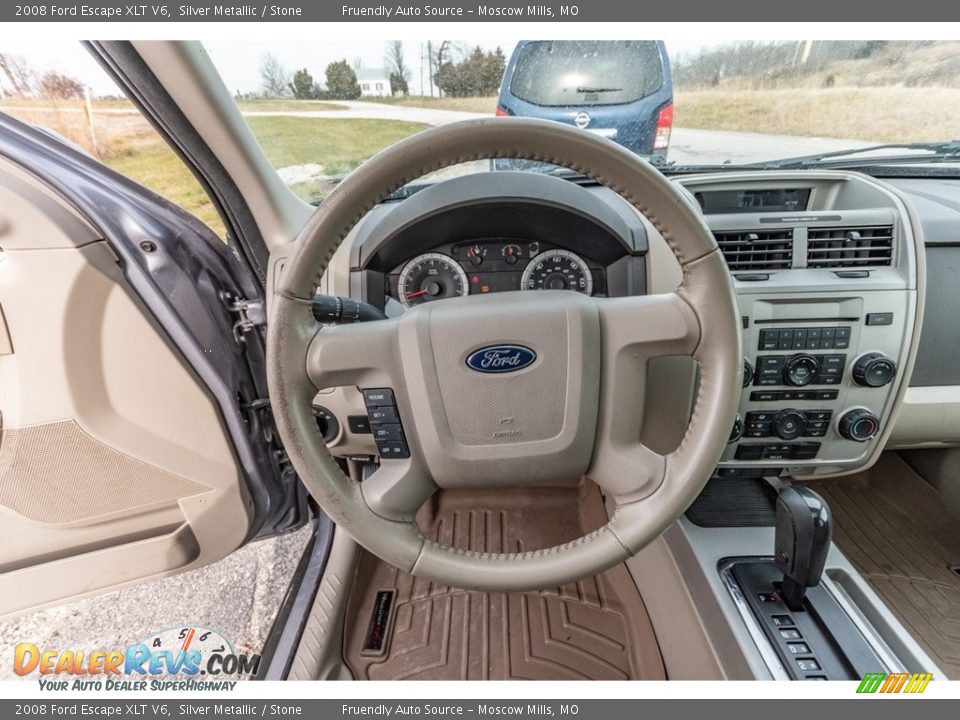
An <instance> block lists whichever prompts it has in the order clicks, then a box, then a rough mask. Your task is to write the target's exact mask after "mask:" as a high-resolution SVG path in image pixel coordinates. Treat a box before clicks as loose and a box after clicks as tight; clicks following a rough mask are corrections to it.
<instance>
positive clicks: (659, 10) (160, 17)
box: [0, 0, 960, 23]
mask: <svg viewBox="0 0 960 720" xmlns="http://www.w3.org/2000/svg"><path fill="white" fill-rule="evenodd" d="M958 19H960V3H949V2H944V1H943V0H912V1H911V2H909V3H903V2H893V1H892V0H806V1H804V2H790V3H784V2H759V0H673V1H672V2H655V1H654V0H639V1H637V0H633V1H630V0H580V2H546V3H533V4H527V3H522V2H512V1H510V0H489V1H488V2H477V1H476V0H430V2H424V0H400V1H399V2H388V1H385V2H356V0H350V1H349V2H345V3H344V2H338V1H337V0H273V1H272V2H212V1H211V0H185V1H181V2H173V3H169V2H156V1H151V2H147V3H143V2H138V0H134V1H133V2H131V1H130V0H86V1H85V2H84V1H82V0H81V1H78V0H36V1H35V2H30V1H29V0H26V1H25V2H23V3H7V2H4V3H3V4H2V6H0V22H325V23H334V22H538V23H542V22H675V21H680V22H684V21H687V22H689V21H698V22H725V21H728V22H751V21H758V22H761V21H762V22H777V21H779V22H809V21H832V22H866V21H869V22H878V21H879V22H898V23H899V22H911V21H932V22H951V21H956V20H958Z"/></svg>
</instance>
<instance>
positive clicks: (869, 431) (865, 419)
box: [837, 408, 880, 442]
mask: <svg viewBox="0 0 960 720" xmlns="http://www.w3.org/2000/svg"><path fill="white" fill-rule="evenodd" d="M837 430H839V431H840V435H841V436H842V437H845V438H846V439H847V440H853V441H854V442H867V440H871V439H872V438H873V437H874V436H875V435H876V434H877V432H878V431H879V430H880V418H878V417H877V416H876V415H874V414H873V413H872V412H870V411H869V410H867V409H866V408H856V409H854V410H848V411H847V412H845V413H844V414H843V416H842V417H841V418H840V422H839V424H838V425H837Z"/></svg>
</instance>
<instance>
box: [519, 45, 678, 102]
mask: <svg viewBox="0 0 960 720" xmlns="http://www.w3.org/2000/svg"><path fill="white" fill-rule="evenodd" d="M662 85H663V62H662V60H661V59H660V49H659V48H658V47H657V43H656V42H654V41H651V40H638V41H623V42H619V41H580V40H558V41H554V42H534V43H530V44H529V45H526V46H524V47H523V49H522V50H521V53H520V56H519V57H518V58H517V64H516V66H515V68H514V71H513V80H512V81H511V83H510V92H511V93H512V94H513V95H514V96H515V97H518V98H520V99H521V100H525V101H527V102H529V103H533V104H534V105H545V106H559V105H577V106H584V105H586V106H593V105H622V104H624V103H629V102H635V101H637V100H640V99H642V98H645V97H647V96H648V95H652V94H653V93H655V92H656V91H657V90H659V89H660V88H661V86H662Z"/></svg>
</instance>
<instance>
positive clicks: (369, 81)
mask: <svg viewBox="0 0 960 720" xmlns="http://www.w3.org/2000/svg"><path fill="white" fill-rule="evenodd" d="M354 72H355V73H356V74H357V82H358V83H360V95H361V96H362V97H385V96H389V95H390V72H389V71H388V70H387V69H386V68H360V69H359V70H354Z"/></svg>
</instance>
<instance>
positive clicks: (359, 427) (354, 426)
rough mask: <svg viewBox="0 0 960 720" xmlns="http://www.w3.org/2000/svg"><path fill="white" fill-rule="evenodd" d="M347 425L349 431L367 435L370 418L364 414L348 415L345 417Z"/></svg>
mask: <svg viewBox="0 0 960 720" xmlns="http://www.w3.org/2000/svg"><path fill="white" fill-rule="evenodd" d="M347 425H348V426H349V428H350V432H352V433H353V434H354V435H369V434H370V420H369V419H368V418H367V416H366V415H350V416H348V417H347Z"/></svg>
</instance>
